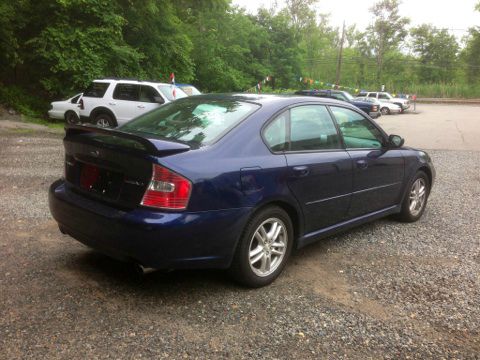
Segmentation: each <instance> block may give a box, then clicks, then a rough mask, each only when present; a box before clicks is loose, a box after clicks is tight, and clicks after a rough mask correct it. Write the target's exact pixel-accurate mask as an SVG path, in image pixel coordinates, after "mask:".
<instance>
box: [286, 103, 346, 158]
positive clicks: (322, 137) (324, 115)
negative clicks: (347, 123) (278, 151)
mask: <svg viewBox="0 0 480 360" xmlns="http://www.w3.org/2000/svg"><path fill="white" fill-rule="evenodd" d="M340 148H341V146H340V141H339V137H338V134H337V129H336V128H335V125H334V123H333V121H332V118H331V116H330V113H329V112H328V110H327V108H326V107H325V106H323V105H304V106H298V107H295V108H293V109H291V110H290V150H291V151H311V150H325V149H340Z"/></svg>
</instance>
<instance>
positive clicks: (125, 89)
mask: <svg viewBox="0 0 480 360" xmlns="http://www.w3.org/2000/svg"><path fill="white" fill-rule="evenodd" d="M139 92H140V86H139V85H136V84H117V86H116V87H115V90H114V91H113V98H114V99H117V100H126V101H138V95H139Z"/></svg>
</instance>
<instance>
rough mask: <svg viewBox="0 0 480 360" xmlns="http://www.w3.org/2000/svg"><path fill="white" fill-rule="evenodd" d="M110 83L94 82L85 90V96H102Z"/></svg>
mask: <svg viewBox="0 0 480 360" xmlns="http://www.w3.org/2000/svg"><path fill="white" fill-rule="evenodd" d="M109 85H110V83H106V82H92V83H91V84H90V85H88V87H87V89H86V90H85V91H84V93H83V96H87V97H94V98H102V97H103V95H105V92H106V91H107V89H108V86H109Z"/></svg>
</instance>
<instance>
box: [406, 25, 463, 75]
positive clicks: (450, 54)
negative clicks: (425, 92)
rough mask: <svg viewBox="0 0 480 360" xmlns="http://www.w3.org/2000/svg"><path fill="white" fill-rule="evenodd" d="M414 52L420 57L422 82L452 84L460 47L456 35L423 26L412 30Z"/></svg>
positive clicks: (419, 72)
mask: <svg viewBox="0 0 480 360" xmlns="http://www.w3.org/2000/svg"><path fill="white" fill-rule="evenodd" d="M410 35H411V36H412V50H413V52H414V53H415V54H416V55H417V56H418V58H419V60H420V63H421V65H422V66H421V67H419V71H418V76H419V79H420V80H421V81H422V82H427V83H434V82H443V83H446V82H451V81H452V80H453V79H454V78H455V77H456V73H455V70H454V69H455V65H456V62H457V53H458V50H459V46H458V43H457V40H456V39H455V36H454V35H450V34H449V33H448V31H447V30H445V29H437V28H435V27H433V26H431V25H421V26H418V27H415V28H413V29H411V30H410Z"/></svg>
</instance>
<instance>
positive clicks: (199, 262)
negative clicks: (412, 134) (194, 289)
mask: <svg viewBox="0 0 480 360" xmlns="http://www.w3.org/2000/svg"><path fill="white" fill-rule="evenodd" d="M403 143H404V141H403V139H402V138H401V137H400V136H398V135H390V136H388V135H387V134H386V133H385V132H384V131H383V130H382V129H381V128H380V127H379V126H378V125H377V124H376V123H375V122H374V121H373V120H372V119H371V118H369V117H368V116H367V115H366V114H364V113H363V112H362V111H361V110H359V109H358V108H356V107H354V106H352V105H350V104H348V103H345V102H341V101H337V100H333V99H326V98H312V97H307V96H273V95H245V94H239V95H199V96H194V97H189V98H184V99H180V100H178V101H175V102H172V103H170V104H167V105H165V106H162V107H160V108H158V109H156V110H153V111H151V112H149V113H147V114H144V115H142V116H140V117H138V118H136V119H135V120H133V121H131V122H128V123H127V124H125V125H123V126H121V127H119V128H117V129H114V130H111V129H99V128H95V127H91V126H80V125H71V126H67V128H66V135H65V139H64V146H65V177H64V178H62V179H60V180H58V181H56V182H54V183H53V184H52V185H51V187H50V191H49V204H50V210H51V213H52V215H53V217H54V218H55V220H56V221H57V222H58V225H59V227H60V230H61V231H62V232H63V233H66V234H69V235H70V236H72V237H73V238H75V239H77V240H79V241H81V242H82V243H84V244H86V245H87V246H89V247H91V248H94V249H96V250H98V251H100V252H103V253H105V254H107V255H109V256H112V257H115V258H117V259H121V260H124V261H129V262H133V263H135V264H139V265H141V266H143V267H150V268H157V269H181V268H190V269H191V268H229V270H230V273H231V274H232V276H233V277H234V278H235V279H236V280H238V281H239V282H241V283H243V284H245V285H247V286H251V287H259V286H264V285H267V284H269V283H271V282H272V281H273V280H274V279H275V278H276V277H277V276H278V275H279V274H280V273H281V272H282V270H283V268H284V267H285V265H286V263H287V260H288V258H289V256H290V254H291V252H292V250H293V249H295V248H301V247H304V246H306V245H308V244H310V243H312V242H315V241H317V240H319V239H321V238H323V237H325V236H328V235H331V234H334V233H336V232H339V231H342V230H345V229H348V228H351V227H353V226H357V225H360V224H363V223H365V222H368V221H372V220H375V219H378V218H381V217H384V216H388V215H395V216H396V217H397V218H398V219H400V220H402V221H407V222H413V221H416V220H418V219H419V218H420V217H421V216H422V214H423V212H424V210H425V206H426V204H427V200H428V196H429V194H430V189H431V186H432V184H433V181H434V178H435V170H434V167H433V165H432V162H431V160H430V157H429V156H428V155H427V153H425V152H424V151H420V150H415V149H411V148H408V147H405V146H403Z"/></svg>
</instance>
